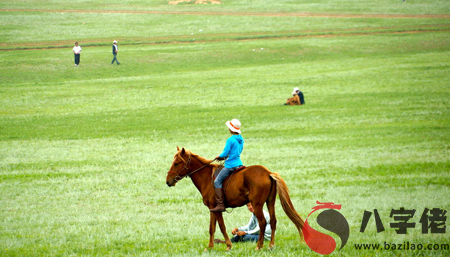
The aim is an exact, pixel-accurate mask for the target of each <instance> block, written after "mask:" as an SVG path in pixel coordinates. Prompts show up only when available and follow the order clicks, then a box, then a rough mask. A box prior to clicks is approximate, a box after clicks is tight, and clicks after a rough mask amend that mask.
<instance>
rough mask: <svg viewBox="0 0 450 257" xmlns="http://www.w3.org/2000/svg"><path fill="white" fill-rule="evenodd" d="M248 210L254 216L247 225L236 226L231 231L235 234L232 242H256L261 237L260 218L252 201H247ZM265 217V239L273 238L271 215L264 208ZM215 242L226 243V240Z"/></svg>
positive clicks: (216, 240) (216, 241)
mask: <svg viewBox="0 0 450 257" xmlns="http://www.w3.org/2000/svg"><path fill="white" fill-rule="evenodd" d="M247 208H248V210H249V211H250V212H251V213H252V216H251V217H250V221H249V222H248V224H247V225H245V226H242V227H238V228H234V229H233V230H232V231H231V234H233V235H234V237H232V238H231V242H232V243H238V242H250V241H251V242H256V241H258V239H259V231H260V229H259V223H258V219H257V218H256V216H255V210H254V209H253V206H252V204H251V203H247ZM263 213H264V218H265V219H266V222H267V226H266V230H265V231H264V239H265V240H269V241H270V239H271V234H272V229H271V228H270V215H269V213H268V212H267V211H265V210H263ZM214 242H215V243H216V244H224V243H225V241H223V240H220V239H215V240H214Z"/></svg>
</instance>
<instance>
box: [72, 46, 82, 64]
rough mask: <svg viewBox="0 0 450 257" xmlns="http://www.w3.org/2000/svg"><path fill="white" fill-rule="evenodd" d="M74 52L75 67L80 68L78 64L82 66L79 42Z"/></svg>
mask: <svg viewBox="0 0 450 257" xmlns="http://www.w3.org/2000/svg"><path fill="white" fill-rule="evenodd" d="M72 51H73V54H74V56H75V66H78V64H80V53H81V46H79V45H78V42H75V46H74V47H73V49H72Z"/></svg>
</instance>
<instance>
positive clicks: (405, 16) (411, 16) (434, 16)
mask: <svg viewBox="0 0 450 257" xmlns="http://www.w3.org/2000/svg"><path fill="white" fill-rule="evenodd" d="M0 12H50V13H53V12H59V13H125V14H127V13H131V14H176V15H215V16H263V17H323V18H390V19H450V15H445V14H442V15H439V14H345V13H251V12H175V11H168V12H163V11H133V10H62V9H59V10H46V9H0Z"/></svg>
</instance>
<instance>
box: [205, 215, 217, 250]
mask: <svg viewBox="0 0 450 257" xmlns="http://www.w3.org/2000/svg"><path fill="white" fill-rule="evenodd" d="M216 221H217V219H216V215H214V214H213V213H212V212H210V215H209V244H208V248H206V249H205V252H206V251H208V249H213V248H214V234H215V233H216Z"/></svg>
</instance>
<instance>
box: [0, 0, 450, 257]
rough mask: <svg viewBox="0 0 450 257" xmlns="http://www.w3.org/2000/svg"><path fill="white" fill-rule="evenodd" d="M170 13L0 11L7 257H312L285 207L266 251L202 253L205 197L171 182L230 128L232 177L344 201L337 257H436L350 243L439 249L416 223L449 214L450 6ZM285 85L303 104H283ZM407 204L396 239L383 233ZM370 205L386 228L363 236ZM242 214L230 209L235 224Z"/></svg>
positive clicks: (275, 5)
mask: <svg viewBox="0 0 450 257" xmlns="http://www.w3.org/2000/svg"><path fill="white" fill-rule="evenodd" d="M167 2H168V1H151V2H148V1H141V0H135V1H120V3H118V2H116V1H104V0H96V1H84V2H82V3H81V4H80V3H75V2H73V1H31V0H30V1H2V2H1V3H0V31H1V32H0V33H1V34H0V35H1V37H0V255H2V256H230V255H231V256H233V255H236V256H318V254H316V253H314V252H313V251H311V250H310V249H309V248H308V246H307V245H306V244H304V243H303V242H300V239H299V237H298V233H297V232H296V230H295V227H294V225H293V224H292V223H291V222H290V221H289V220H288V218H287V217H286V215H285V214H284V213H283V212H282V208H281V206H279V205H277V214H278V215H277V217H278V220H279V221H278V229H277V240H276V247H275V250H273V251H267V250H266V249H264V250H263V251H260V252H255V251H254V250H253V249H254V247H255V245H254V244H251V243H245V244H235V245H234V247H233V249H232V251H231V252H230V253H226V252H225V247H224V246H223V245H218V246H216V247H215V249H214V250H211V251H208V252H203V250H204V248H205V247H206V245H207V243H208V224H209V221H208V218H209V212H208V210H207V209H206V207H204V206H203V204H202V201H201V196H200V194H199V193H198V191H197V190H196V188H195V187H194V186H193V184H192V183H191V182H190V180H189V179H185V180H183V181H181V182H179V183H178V184H177V186H176V187H174V188H168V187H167V186H166V185H165V177H166V174H167V170H168V169H169V167H170V165H171V161H172V159H173V155H174V154H175V151H176V147H177V146H180V147H186V148H188V149H190V150H192V151H193V152H195V153H197V154H200V155H201V156H204V157H207V158H213V157H214V156H216V155H217V154H219V153H220V152H221V150H222V148H223V146H224V142H225V140H226V138H227V137H228V133H227V129H226V127H225V125H224V123H225V122H226V121H227V120H230V119H232V118H238V119H239V120H240V121H241V122H242V124H243V128H242V130H243V136H244V138H245V140H246V141H245V142H246V144H245V150H244V153H243V155H242V159H243V161H244V163H245V165H254V164H260V165H264V166H266V167H268V168H269V169H270V170H272V171H274V172H279V173H280V174H281V176H282V177H283V178H284V179H285V180H286V182H287V184H288V186H289V189H290V193H291V197H292V201H293V203H294V205H295V207H296V209H297V211H298V212H299V213H300V214H301V215H302V216H303V217H306V216H307V215H308V214H309V212H310V211H311V208H312V207H314V206H315V205H316V204H315V202H316V200H319V201H322V202H335V203H337V204H342V209H341V210H340V212H341V213H342V214H343V215H344V216H345V218H346V219H347V221H348V223H349V226H350V238H349V241H348V243H347V245H346V246H345V247H344V248H343V249H342V250H340V251H337V250H336V251H335V252H334V253H333V254H332V255H334V256H448V254H449V252H450V250H441V249H439V250H421V251H419V250H414V251H413V250H408V251H406V250H403V251H402V250H381V249H380V250H357V249H356V248H355V244H377V243H378V244H381V245H383V243H384V242H387V243H389V244H391V243H396V244H402V243H404V242H410V243H415V244H424V245H429V244H433V245H434V244H436V245H441V244H450V240H449V236H448V235H449V231H448V228H447V231H446V233H445V234H431V233H429V234H422V232H421V223H420V217H421V215H422V212H423V210H424V209H425V208H429V209H432V208H440V209H444V210H447V211H448V210H450V202H449V199H448V195H449V193H450V174H449V170H450V140H449V138H450V106H449V99H450V86H449V85H450V76H449V73H450V45H449V44H448V42H449V39H450V36H449V35H450V34H449V30H450V23H449V20H450V18H449V17H447V15H449V9H448V8H449V7H450V6H447V5H448V3H447V2H446V1H421V2H418V1H406V2H405V3H403V2H402V1H398V2H396V3H392V2H391V1H377V2H375V1H337V0H336V1H313V2H311V1H276V2H274V1H262V0H260V1H250V0H247V1H246V0H244V1H231V0H230V1H222V2H223V3H222V4H220V5H211V4H209V5H194V4H182V5H176V6H174V5H168V4H167ZM60 10H63V11H60ZM299 13H309V14H310V15H305V16H296V15H297V14H299ZM314 14H320V15H316V16H315V15H314ZM352 15H353V16H352ZM401 15H403V16H401ZM114 39H116V40H118V41H119V55H118V59H119V61H120V62H121V64H120V65H111V64H110V62H111V60H112V54H111V43H112V40H114ZM74 41H78V42H80V45H81V46H82V48H83V51H82V55H81V65H80V66H78V67H75V66H74V65H73V54H72V52H71V48H72V46H73V43H74ZM293 87H299V88H300V89H301V91H302V92H303V93H304V94H305V100H306V105H304V106H293V107H289V106H283V103H284V102H285V100H286V98H288V97H290V92H291V91H292V88H293ZM401 207H405V208H406V209H415V210H416V213H415V215H414V217H413V218H412V219H411V220H410V221H409V222H415V223H416V225H415V228H410V229H408V233H407V234H406V235H398V234H396V232H395V229H394V228H391V227H390V225H389V224H390V223H392V222H394V220H393V218H392V217H390V212H391V210H392V209H399V208H401ZM374 209H377V210H378V212H379V213H380V217H381V220H382V222H383V224H384V227H385V229H386V231H384V232H382V233H377V232H376V227H375V223H374V221H373V218H371V220H370V223H369V224H368V227H367V229H366V231H365V232H364V233H361V232H359V231H360V226H361V220H362V217H363V213H364V211H365V210H366V211H373V210H374ZM446 216H447V217H448V214H447V215H446ZM248 218H249V213H248V211H247V210H246V209H245V208H238V209H234V210H233V212H232V213H231V214H225V221H226V225H227V228H228V230H231V228H233V227H235V226H237V225H242V224H245V223H246V222H247V221H248ZM310 221H311V222H313V220H310ZM312 224H313V225H314V223H312ZM446 224H447V225H448V224H450V223H449V221H448V219H447V221H446ZM313 225H312V226H313ZM314 228H316V229H317V225H316V227H314ZM323 232H325V231H323ZM330 235H333V234H332V233H331V234H330ZM216 236H217V237H218V238H221V237H222V236H221V235H220V233H219V232H217V233H216ZM333 236H334V235H333ZM336 241H337V242H338V243H337V244H338V245H339V244H340V240H339V238H336Z"/></svg>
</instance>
